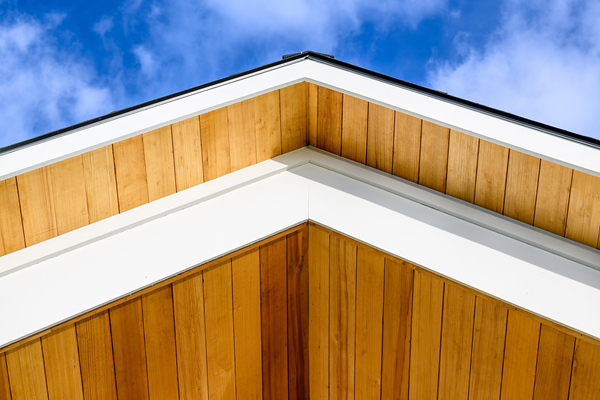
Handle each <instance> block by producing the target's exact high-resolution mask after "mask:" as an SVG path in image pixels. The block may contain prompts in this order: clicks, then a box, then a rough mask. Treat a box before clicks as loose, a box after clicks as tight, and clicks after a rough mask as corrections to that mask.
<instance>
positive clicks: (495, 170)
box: [475, 140, 508, 214]
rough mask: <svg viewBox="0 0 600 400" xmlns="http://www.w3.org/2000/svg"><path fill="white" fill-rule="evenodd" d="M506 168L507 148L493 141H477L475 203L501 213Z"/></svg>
mask: <svg viewBox="0 0 600 400" xmlns="http://www.w3.org/2000/svg"><path fill="white" fill-rule="evenodd" d="M507 169H508V149H507V148H506V147H502V146H499V145H497V144H494V143H490V142H486V141H485V140H480V141H479V159H478V161H477V181H476V183H475V204H476V205H478V206H481V207H484V208H487V209H488V210H492V211H495V212H497V213H500V214H501V213H502V211H503V209H504V192H505V187H506V173H507Z"/></svg>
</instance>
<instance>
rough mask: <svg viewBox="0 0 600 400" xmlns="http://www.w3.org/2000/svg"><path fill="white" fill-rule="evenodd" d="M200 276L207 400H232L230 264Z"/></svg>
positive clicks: (233, 383) (234, 395)
mask: <svg viewBox="0 0 600 400" xmlns="http://www.w3.org/2000/svg"><path fill="white" fill-rule="evenodd" d="M203 276H204V318H205V320H206V322H205V326H206V360H207V367H208V368H207V370H208V397H209V398H211V399H223V400H229V399H233V400H235V398H236V386H235V350H234V338H233V300H232V293H231V261H230V260H229V261H225V262H223V263H222V264H219V265H218V266H216V267H214V268H211V269H207V270H205V271H204V272H203Z"/></svg>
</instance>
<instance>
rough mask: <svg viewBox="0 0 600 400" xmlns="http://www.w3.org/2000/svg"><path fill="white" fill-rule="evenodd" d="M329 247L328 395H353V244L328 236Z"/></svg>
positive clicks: (340, 399)
mask: <svg viewBox="0 0 600 400" xmlns="http://www.w3.org/2000/svg"><path fill="white" fill-rule="evenodd" d="M329 251H330V253H329V282H330V286H329V296H330V300H329V313H330V315H329V382H330V384H329V399H330V400H345V399H353V398H354V360H355V358H354V350H355V345H356V341H355V332H356V321H355V317H356V245H354V244H352V243H350V242H347V241H345V240H344V239H343V238H341V237H339V236H332V237H331V239H330V249H329Z"/></svg>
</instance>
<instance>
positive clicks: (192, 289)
mask: <svg viewBox="0 0 600 400" xmlns="http://www.w3.org/2000/svg"><path fill="white" fill-rule="evenodd" d="M173 306H174V310H175V333H176V344H177V368H178V376H179V393H180V398H181V399H194V400H205V399H208V375H207V367H206V328H205V325H204V290H203V286H202V273H201V272H199V273H197V274H194V275H191V276H189V277H187V278H185V279H182V280H179V281H177V282H175V283H173Z"/></svg>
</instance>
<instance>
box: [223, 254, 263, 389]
mask: <svg viewBox="0 0 600 400" xmlns="http://www.w3.org/2000/svg"><path fill="white" fill-rule="evenodd" d="M231 272H232V277H233V326H234V336H235V370H236V373H235V385H236V387H237V388H238V392H237V398H238V400H245V399H248V400H252V399H262V397H263V396H262V362H261V357H262V352H261V318H260V255H259V250H258V249H255V250H253V251H251V252H249V253H246V254H244V255H242V256H239V257H236V258H234V259H233V260H232V261H231Z"/></svg>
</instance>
